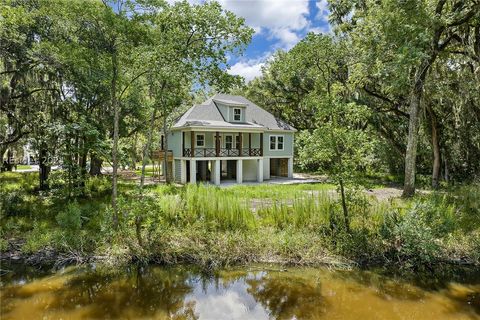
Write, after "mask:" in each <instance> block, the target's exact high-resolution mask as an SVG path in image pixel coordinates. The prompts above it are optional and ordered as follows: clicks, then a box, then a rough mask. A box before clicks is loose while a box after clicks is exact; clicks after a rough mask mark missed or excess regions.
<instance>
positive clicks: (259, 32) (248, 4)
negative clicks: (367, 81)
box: [219, 0, 330, 81]
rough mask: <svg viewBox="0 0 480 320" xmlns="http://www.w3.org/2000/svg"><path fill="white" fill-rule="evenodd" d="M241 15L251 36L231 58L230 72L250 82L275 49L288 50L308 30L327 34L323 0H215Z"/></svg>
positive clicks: (328, 27)
mask: <svg viewBox="0 0 480 320" xmlns="http://www.w3.org/2000/svg"><path fill="white" fill-rule="evenodd" d="M219 2H220V3H221V4H222V6H223V7H224V8H225V9H227V10H230V11H232V12H234V13H235V14H236V15H238V16H241V17H244V18H245V20H246V23H247V25H249V26H251V27H252V28H254V30H255V31H256V32H255V35H254V36H253V38H252V42H251V43H250V45H249V46H248V47H247V49H246V51H245V54H244V55H243V56H242V57H232V58H231V59H230V61H229V63H230V64H231V69H230V71H229V72H230V73H232V74H238V75H241V76H243V77H244V78H245V80H246V81H250V80H251V79H253V78H254V77H256V76H258V75H260V73H261V67H262V65H263V64H264V63H265V61H267V60H268V58H269V57H270V56H271V55H272V54H273V53H274V52H275V51H276V50H279V49H283V50H288V49H290V48H292V47H293V46H294V45H295V44H296V43H297V42H298V41H300V40H301V39H302V38H303V37H304V36H305V35H306V34H307V33H308V32H315V33H328V32H330V26H329V24H328V8H327V0H310V1H309V0H219Z"/></svg>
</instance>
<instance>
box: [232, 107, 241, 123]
mask: <svg viewBox="0 0 480 320" xmlns="http://www.w3.org/2000/svg"><path fill="white" fill-rule="evenodd" d="M241 120H242V109H240V108H233V121H241Z"/></svg>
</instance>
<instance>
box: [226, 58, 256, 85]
mask: <svg viewBox="0 0 480 320" xmlns="http://www.w3.org/2000/svg"><path fill="white" fill-rule="evenodd" d="M264 64H265V62H259V61H258V59H252V60H248V61H239V62H237V63H235V64H234V65H233V66H232V67H231V68H230V69H229V70H228V73H230V74H233V75H239V76H242V77H243V78H245V81H246V82H249V81H251V80H252V79H253V78H255V77H258V76H260V75H261V74H262V66H263V65H264Z"/></svg>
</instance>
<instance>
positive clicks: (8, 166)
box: [7, 149, 13, 171]
mask: <svg viewBox="0 0 480 320" xmlns="http://www.w3.org/2000/svg"><path fill="white" fill-rule="evenodd" d="M12 156H13V153H12V150H10V149H8V150H7V171H13V164H12V161H11V160H12Z"/></svg>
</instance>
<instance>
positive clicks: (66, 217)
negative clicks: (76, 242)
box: [56, 201, 82, 231]
mask: <svg viewBox="0 0 480 320" xmlns="http://www.w3.org/2000/svg"><path fill="white" fill-rule="evenodd" d="M56 220H57V223H58V225H59V226H60V227H61V228H63V229H66V230H71V231H76V230H79V229H80V228H81V227H82V210H81V209H80V206H79V205H78V203H77V202H76V201H74V202H70V203H69V204H68V205H67V207H66V209H65V210H63V211H60V212H59V213H58V214H57V216H56Z"/></svg>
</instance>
